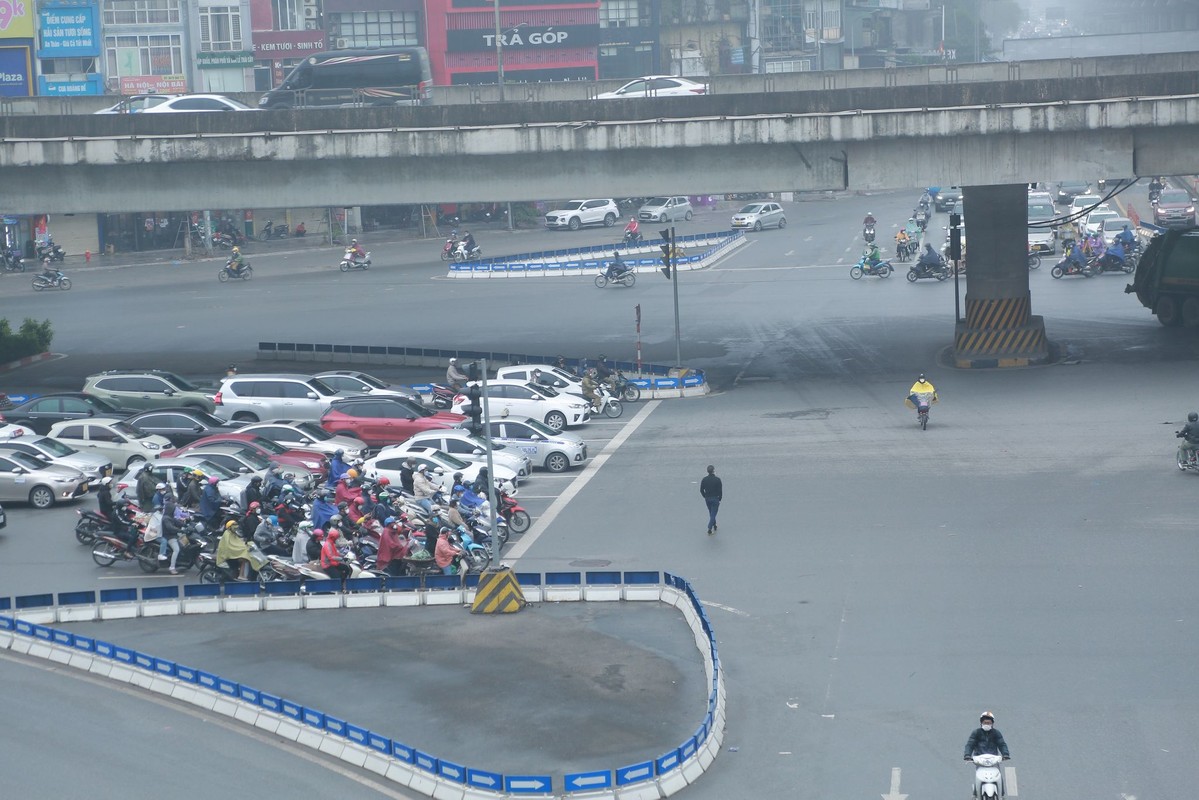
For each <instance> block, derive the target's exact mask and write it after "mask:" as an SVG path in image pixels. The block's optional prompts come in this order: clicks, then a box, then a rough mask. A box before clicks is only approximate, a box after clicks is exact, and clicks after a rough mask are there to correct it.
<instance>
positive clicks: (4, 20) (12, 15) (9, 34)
mask: <svg viewBox="0 0 1199 800" xmlns="http://www.w3.org/2000/svg"><path fill="white" fill-rule="evenodd" d="M32 38H33V0H0V39H32Z"/></svg>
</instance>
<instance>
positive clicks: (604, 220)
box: [545, 198, 620, 231]
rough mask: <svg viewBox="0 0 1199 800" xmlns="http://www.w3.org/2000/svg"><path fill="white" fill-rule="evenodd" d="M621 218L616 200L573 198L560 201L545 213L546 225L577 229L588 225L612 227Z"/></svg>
mask: <svg viewBox="0 0 1199 800" xmlns="http://www.w3.org/2000/svg"><path fill="white" fill-rule="evenodd" d="M618 219H620V208H619V207H617V205H616V201H615V200H613V199H611V198H608V199H606V200H571V201H569V202H567V203H558V204H556V205H555V207H554V210H553V211H547V212H546V214H545V227H547V228H555V229H560V228H570V229H571V230H572V231H577V230H578V229H579V228H582V227H584V226H586V225H603V226H604V227H605V228H611V227H612V226H613V225H614V224H616V220H618Z"/></svg>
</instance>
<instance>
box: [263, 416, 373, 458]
mask: <svg viewBox="0 0 1199 800" xmlns="http://www.w3.org/2000/svg"><path fill="white" fill-rule="evenodd" d="M242 433H248V434H253V435H255V436H261V437H263V438H264V439H270V440H271V441H272V442H274V443H275V444H277V445H279V446H281V447H287V448H291V449H292V450H308V451H311V452H314V453H322V454H324V455H325V456H331V455H333V454H334V453H336V452H337V451H338V450H341V451H342V453H343V454H344V455H345V457H346V458H365V457H366V442H364V441H362V440H361V439H358V438H355V437H353V436H337V435H334V434H332V433H329V432H328V431H327V430H325V429H324V428H322V427H321V426H320V425H319V424H317V423H315V422H309V421H308V420H296V419H273V420H271V421H269V422H256V423H254V424H252V425H247V426H246V427H245V428H243V429H242Z"/></svg>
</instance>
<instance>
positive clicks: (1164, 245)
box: [1124, 228, 1199, 328]
mask: <svg viewBox="0 0 1199 800" xmlns="http://www.w3.org/2000/svg"><path fill="white" fill-rule="evenodd" d="M1124 292H1125V293H1126V294H1133V293H1135V294H1136V296H1137V299H1138V300H1140V301H1141V305H1143V306H1144V307H1145V308H1147V309H1149V310H1150V311H1152V312H1153V313H1154V314H1155V315H1156V316H1157V320H1158V322H1160V323H1161V324H1162V325H1166V326H1168V327H1169V326H1175V325H1184V326H1186V327H1188V328H1195V327H1199V228H1191V229H1189V230H1165V231H1162V233H1160V234H1159V235H1157V236H1155V237H1153V239H1152V240H1150V242H1149V244H1148V246H1146V248H1145V253H1144V254H1143V255H1142V256H1141V261H1140V263H1139V264H1138V265H1137V271H1136V273H1135V274H1134V275H1133V279H1132V283H1130V284H1128V285H1127V286H1125V287H1124Z"/></svg>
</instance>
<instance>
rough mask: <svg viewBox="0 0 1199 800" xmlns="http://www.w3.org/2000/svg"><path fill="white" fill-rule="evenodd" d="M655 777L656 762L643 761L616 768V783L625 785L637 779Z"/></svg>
mask: <svg viewBox="0 0 1199 800" xmlns="http://www.w3.org/2000/svg"><path fill="white" fill-rule="evenodd" d="M652 777H654V762H652V761H642V762H641V763H640V764H630V765H629V766H627V767H621V768H620V769H618V770H616V784H617V785H618V786H624V785H625V784H628V783H636V782H637V781H647V780H649V779H650V778H652Z"/></svg>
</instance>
